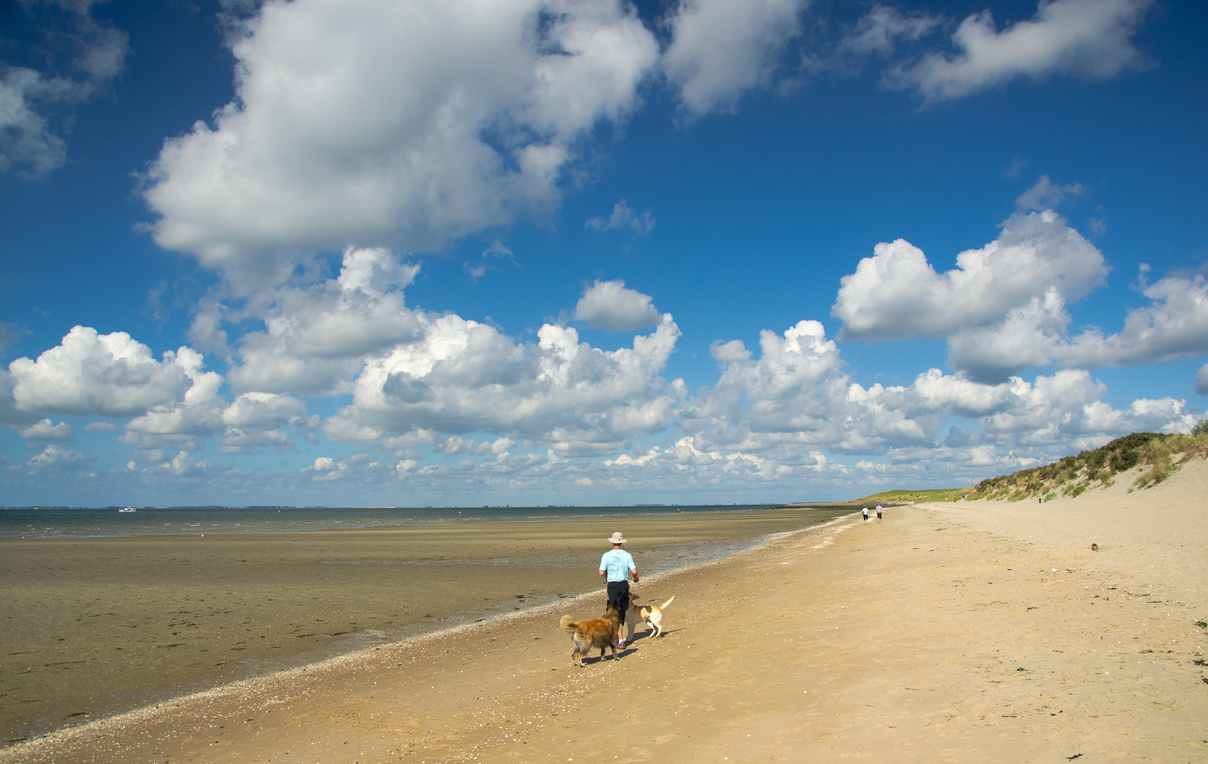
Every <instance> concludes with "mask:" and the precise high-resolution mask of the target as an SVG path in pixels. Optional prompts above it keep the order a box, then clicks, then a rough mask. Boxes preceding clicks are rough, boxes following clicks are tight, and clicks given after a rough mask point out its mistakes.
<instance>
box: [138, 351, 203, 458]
mask: <svg viewBox="0 0 1208 764" xmlns="http://www.w3.org/2000/svg"><path fill="white" fill-rule="evenodd" d="M175 360H176V363H177V365H178V366H179V368H181V369H182V370H183V372H184V373H185V375H186V376H187V377H188V379H189V388H188V390H187V391H185V394H184V396H183V398H182V399H181V400H179V401H176V402H171V403H161V404H159V405H156V406H155V407H153V408H152V409H151V410H150V411H148V412H146V413H145V414H143V415H141V416H137V417H135V418H134V419H131V420H130V421H129V422H127V423H126V431H125V432H124V433H123V434H122V436H121V438H119V440H120V441H121V442H122V443H125V444H127V445H130V446H135V447H137V448H142V449H165V448H169V447H175V448H181V449H183V450H185V451H198V450H200V449H201V447H202V443H203V439H205V438H208V437H210V436H213V435H214V434H215V433H217V432H218V430H219V428H220V424H221V422H220V416H221V412H222V407H223V405H224V401H223V399H222V397H221V395H220V388H221V387H222V383H223V379H222V375H220V374H218V373H217V372H213V371H204V366H205V363H204V358H203V357H202V355H201V354H200V353H198V352H196V351H195V350H191V349H190V348H187V347H182V348H180V350H178V351H177V352H176V355H175Z"/></svg>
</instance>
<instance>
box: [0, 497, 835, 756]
mask: <svg viewBox="0 0 1208 764" xmlns="http://www.w3.org/2000/svg"><path fill="white" fill-rule="evenodd" d="M833 514H834V513H833V512H816V511H809V510H804V511H800V510H793V511H789V510H769V511H746V512H714V513H685V514H682V515H636V516H632V517H624V518H615V517H610V518H569V519H561V520H555V521H551V520H504V521H481V520H478V521H465V522H436V523H419V524H415V525H411V526H406V527H401V528H381V529H372V530H355V531H354V530H346V531H314V532H304V533H220V534H215V533H209V534H206V535H204V536H203V535H201V534H188V535H185V534H171V535H168V534H146V535H138V536H131V537H124V538H102V539H95V538H91V539H42V540H28V539H27V540H0V560H3V563H2V564H0V602H3V603H4V609H5V615H4V617H5V623H4V627H3V639H2V640H0V641H2V643H3V650H2V654H0V682H2V684H0V741H3V742H4V743H12V742H14V741H19V740H20V739H23V738H24V739H28V738H32V737H36V736H38V735H42V734H45V733H47V732H50V731H53V730H55V729H58V728H61V727H64V726H71V725H75V724H79V723H82V722H87V721H89V720H94V719H97V718H102V717H105V716H109V715H112V714H114V713H118V712H121V711H126V710H130V709H132V708H135V707H139V706H143V705H147V704H149V703H155V702H158V701H163V700H166V699H168V698H171V697H174V696H176V695H179V694H182V693H186V692H190V691H197V690H201V689H206V688H210V687H213V686H216V685H221V684H225V683H229V682H232V681H237V680H241V679H246V678H249V677H252V676H258V675H262V674H265V673H269V672H271V671H274V670H280V669H282V668H289V667H294V666H298V665H303V664H306V663H312V662H314V661H317V660H320V659H323V658H326V657H331V656H334V655H338V654H343V653H347V652H350V651H353V650H357V649H364V648H366V647H371V646H374V645H380V644H389V643H392V642H397V641H399V640H402V639H405V638H407V637H409V636H414V635H417V634H422V633H425V632H429V631H432V630H435V629H439V628H447V627H449V626H452V625H457V624H462V623H472V622H474V621H476V620H479V619H487V618H490V617H492V616H495V615H498V614H500V613H505V612H506V613H511V612H518V611H523V610H525V609H527V608H531V607H533V606H536V605H540V604H544V603H549V602H553V601H557V600H558V599H559V598H565V597H571V596H574V595H578V594H580V593H583V592H586V591H590V590H594V589H596V588H598V587H599V581H598V580H597V579H598V576H597V575H596V573H595V570H594V568H595V565H596V563H597V562H598V557H599V554H601V553H602V552H603V551H605V550H606V549H607V548H608V546H607V544H606V543H605V541H604V539H606V538H607V537H608V536H609V535H610V534H611V533H612V532H613V531H614V530H616V529H617V528H623V529H624V531H625V533H626V534H627V535H628V537H629V538H630V539H632V541H631V543H630V544H629V548H630V550H631V551H632V552H633V553H634V555H635V556H636V557H637V558H638V559H639V560H640V561H641V563H640V564H641V565H642V570H643V571H644V572H647V573H653V572H657V571H658V570H660V569H662V570H666V569H670V568H673V567H681V566H683V565H685V564H689V563H691V562H693V561H694V560H695V559H696V558H697V557H698V556H699V555H701V554H704V553H706V552H708V551H710V550H714V549H717V548H718V547H719V545H722V546H723V547H724V545H725V544H726V543H727V542H734V543H739V544H741V543H748V544H749V543H751V540H752V539H755V538H758V537H761V536H763V535H766V534H769V533H777V532H782V531H786V530H791V529H796V528H800V527H801V526H802V525H806V524H809V523H811V522H816V521H818V519H819V518H822V519H826V518H829V517H830V516H832V515H833ZM614 526H616V527H614Z"/></svg>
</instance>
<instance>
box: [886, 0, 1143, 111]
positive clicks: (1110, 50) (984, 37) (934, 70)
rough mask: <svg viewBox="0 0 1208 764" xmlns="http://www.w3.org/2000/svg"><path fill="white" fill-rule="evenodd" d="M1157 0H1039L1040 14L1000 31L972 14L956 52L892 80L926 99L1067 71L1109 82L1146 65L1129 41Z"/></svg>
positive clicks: (928, 59)
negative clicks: (1110, 79) (1116, 76)
mask: <svg viewBox="0 0 1208 764" xmlns="http://www.w3.org/2000/svg"><path fill="white" fill-rule="evenodd" d="M1152 4H1153V2H1152V0H1051V1H1047V2H1046V0H1041V2H1040V3H1039V5H1038V7H1037V10H1036V15H1035V16H1034V17H1033V18H1031V19H1028V20H1026V21H1019V22H1016V23H1014V24H1010V25H1008V26H1007V27H1006V28H1005V29H1003V30H1002V31H999V30H998V29H997V28H996V25H995V23H994V19H993V17H992V16H991V15H990V11H988V10H986V11H982V12H981V13H978V14H975V15H972V16H969V17H967V18H966V19H965V20H964V21H962V22H961V24H960V26H959V27H958V28H957V30H956V32H955V33H954V34H953V35H952V41H953V43H954V44H955V45H956V47H957V48H958V49H959V51H960V52H959V53H956V54H955V55H943V54H939V53H932V54H929V55H927V56H925V57H924V58H922V59H921V60H919V61H917V62H915V63H914V64H912V65H910V66H905V67H901V68H899V69H898V70H897V71H895V72H894V73H893V74H891V75H890V77H889V78H888V81H889V82H890V84H892V85H894V86H897V87H902V88H912V89H915V90H917V91H918V92H919V93H920V94H921V95H922V96H923V98H924V99H925V100H926V101H927V102H929V103H930V102H936V101H944V100H949V99H953V98H960V97H962V96H966V95H970V94H972V93H976V92H978V91H980V90H984V89H986V88H989V87H993V86H995V85H999V84H1001V83H1004V82H1008V81H1010V80H1012V79H1015V78H1017V77H1023V76H1026V77H1030V78H1032V79H1043V78H1045V77H1049V76H1052V75H1055V74H1070V75H1076V76H1081V77H1086V78H1088V79H1106V78H1109V77H1113V76H1115V75H1117V74H1119V73H1120V72H1123V71H1127V70H1129V69H1138V68H1141V67H1144V66H1146V65H1147V63H1148V62H1147V59H1146V58H1145V56H1144V55H1143V54H1142V53H1141V52H1139V51H1138V50H1137V49H1136V48H1135V47H1133V44H1132V37H1133V35H1135V34H1136V32H1137V30H1138V28H1139V27H1140V25H1141V22H1142V19H1143V18H1144V16H1145V13H1146V11H1147V10H1148V9H1149V7H1150V6H1151V5H1152Z"/></svg>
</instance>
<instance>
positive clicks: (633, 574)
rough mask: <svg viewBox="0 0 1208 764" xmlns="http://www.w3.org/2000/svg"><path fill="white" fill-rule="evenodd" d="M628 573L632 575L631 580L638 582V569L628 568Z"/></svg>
mask: <svg viewBox="0 0 1208 764" xmlns="http://www.w3.org/2000/svg"><path fill="white" fill-rule="evenodd" d="M629 575H631V576H633V582H634V583H635V584H636V583H637V582H638V569H637V568H630V569H629Z"/></svg>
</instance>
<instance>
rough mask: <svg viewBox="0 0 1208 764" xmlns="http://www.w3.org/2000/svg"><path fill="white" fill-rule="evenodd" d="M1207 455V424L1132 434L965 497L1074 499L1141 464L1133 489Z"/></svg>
mask: <svg viewBox="0 0 1208 764" xmlns="http://www.w3.org/2000/svg"><path fill="white" fill-rule="evenodd" d="M1205 457H1208V424H1205V421H1201V422H1200V423H1198V424H1197V425H1196V427H1195V430H1193V431H1192V434H1191V435H1161V434H1158V433H1154V432H1134V433H1132V434H1131V435H1125V436H1124V437H1122V438H1116V439H1115V440H1113V441H1112V442H1110V443H1108V444H1107V445H1105V446H1100V447H1099V448H1095V449H1091V450H1089V451H1083V452H1082V453H1080V454H1078V455H1077V456H1067V457H1065V458H1064V459H1060V460H1058V461H1056V462H1053V463H1052V464H1047V465H1045V466H1043V467H1033V468H1032V469H1028V470H1021V471H1019V472H1014V473H1012V474H1010V475H1002V476H1000V477H995V478H988V479H986V480H983V481H981V482H980V483H978V484H977V485H976V486H975V487H974V489H973V491H972V492H971V493H969V498H970V499H995V500H1002V499H1005V500H1007V501H1020V500H1023V499H1030V498H1042V499H1055V498H1057V497H1058V496H1077V495H1079V494H1081V493H1082V492H1083V491H1085V490H1087V489H1088V488H1094V487H1096V486H1101V487H1106V486H1110V485H1112V484H1114V483H1115V482H1116V477H1117V476H1118V475H1120V474H1121V473H1124V472H1128V471H1129V470H1131V469H1133V468H1135V467H1138V466H1140V467H1141V468H1142V471H1141V474H1140V475H1139V476H1138V477H1137V478H1136V479H1135V480H1134V481H1133V486H1132V487H1133V488H1149V487H1150V486H1154V485H1157V484H1158V483H1161V482H1162V481H1163V480H1165V479H1166V478H1168V477H1170V476H1171V475H1173V474H1174V473H1175V472H1176V471H1177V470H1178V468H1179V466H1181V465H1182V464H1185V463H1186V462H1188V461H1190V460H1192V459H1203V458H1205Z"/></svg>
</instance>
